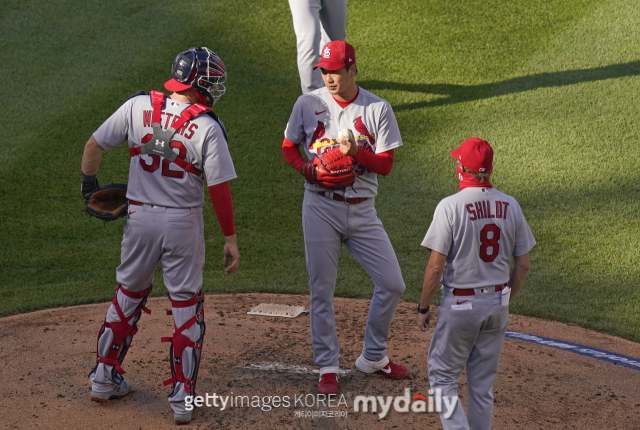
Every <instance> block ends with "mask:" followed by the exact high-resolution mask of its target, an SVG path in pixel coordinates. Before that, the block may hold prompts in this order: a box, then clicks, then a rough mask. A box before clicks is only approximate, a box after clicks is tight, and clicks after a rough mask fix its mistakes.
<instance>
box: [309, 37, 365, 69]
mask: <svg viewBox="0 0 640 430" xmlns="http://www.w3.org/2000/svg"><path fill="white" fill-rule="evenodd" d="M351 64H356V50H355V49H353V46H351V45H349V44H348V43H347V42H345V41H344V40H334V41H333V42H329V43H327V44H326V45H324V48H322V52H320V62H319V63H318V64H316V65H315V66H313V68H314V69H315V68H317V67H322V68H323V69H327V70H330V71H334V70H339V69H341V68H343V67H345V66H349V65H351Z"/></svg>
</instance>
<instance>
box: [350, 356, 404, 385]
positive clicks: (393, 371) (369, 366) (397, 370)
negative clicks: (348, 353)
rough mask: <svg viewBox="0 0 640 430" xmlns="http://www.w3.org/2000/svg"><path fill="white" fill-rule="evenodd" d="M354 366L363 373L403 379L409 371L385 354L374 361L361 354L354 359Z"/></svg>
mask: <svg viewBox="0 0 640 430" xmlns="http://www.w3.org/2000/svg"><path fill="white" fill-rule="evenodd" d="M356 368H357V369H358V370H359V371H361V372H363V373H367V374H378V375H382V376H384V377H386V378H389V379H404V378H407V377H408V376H409V374H410V373H411V372H410V371H409V369H407V368H406V367H404V366H401V365H399V364H395V363H393V362H392V361H391V360H389V357H387V356H386V355H385V356H384V358H382V360H380V361H377V362H376V361H371V360H369V359H367V358H365V357H364V356H363V355H362V354H361V355H360V357H358V359H357V360H356Z"/></svg>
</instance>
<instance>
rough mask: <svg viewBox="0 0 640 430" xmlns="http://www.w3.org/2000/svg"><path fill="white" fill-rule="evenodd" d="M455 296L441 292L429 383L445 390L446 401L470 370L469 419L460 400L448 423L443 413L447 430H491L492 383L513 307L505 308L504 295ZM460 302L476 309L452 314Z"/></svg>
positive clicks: (433, 387) (454, 393)
mask: <svg viewBox="0 0 640 430" xmlns="http://www.w3.org/2000/svg"><path fill="white" fill-rule="evenodd" d="M452 290H453V289H452V288H449V287H442V301H441V303H440V307H439V308H438V321H437V322H436V328H435V331H434V333H433V337H432V338H431V345H430V347H429V355H428V358H427V362H428V365H429V383H430V385H431V389H433V390H434V392H435V390H436V389H437V388H440V389H441V390H442V395H443V396H448V397H449V398H451V397H452V396H457V394H458V379H459V377H460V374H462V370H463V369H464V367H465V365H466V366H467V396H468V400H469V402H468V407H467V415H466V416H465V414H464V410H463V409H462V404H461V403H460V400H458V401H457V404H456V407H455V410H454V412H453V414H452V415H451V416H450V417H449V418H448V419H445V418H444V414H445V412H446V408H444V407H443V411H442V412H441V413H440V420H441V421H442V426H443V428H444V430H454V429H455V430H458V429H465V430H466V429H471V430H488V429H490V428H491V419H492V417H493V381H495V379H496V375H497V374H498V365H499V364H500V351H501V349H502V341H503V340H504V333H505V331H506V330H507V323H508V322H509V306H508V305H506V306H502V305H501V304H500V297H501V295H502V294H501V292H489V293H486V294H478V293H476V294H475V295H473V296H453V293H452ZM476 290H479V289H476ZM459 302H460V304H462V305H464V304H465V303H466V304H468V303H471V306H472V307H473V308H472V309H467V310H455V309H452V307H451V306H458V303H459ZM463 302H464V303H463Z"/></svg>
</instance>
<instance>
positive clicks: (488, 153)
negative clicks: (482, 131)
mask: <svg viewBox="0 0 640 430" xmlns="http://www.w3.org/2000/svg"><path fill="white" fill-rule="evenodd" d="M451 156H452V157H453V158H455V159H456V160H458V161H459V162H460V164H462V165H463V166H464V167H466V168H467V169H469V170H473V171H474V172H478V173H489V172H491V171H492V170H493V149H492V148H491V145H489V144H488V143H487V141H486V140H482V139H478V138H477V137H470V138H469V139H467V140H465V141H464V142H462V145H460V148H457V149H454V150H453V151H451Z"/></svg>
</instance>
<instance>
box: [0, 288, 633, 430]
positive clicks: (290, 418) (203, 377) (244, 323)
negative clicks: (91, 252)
mask: <svg viewBox="0 0 640 430" xmlns="http://www.w3.org/2000/svg"><path fill="white" fill-rule="evenodd" d="M308 301H309V298H308V296H287V295H275V294H223V295H209V296H207V300H206V305H205V313H206V318H205V319H206V323H207V336H206V337H205V341H204V358H203V362H202V365H201V366H200V376H199V380H198V387H197V388H198V389H197V391H198V394H200V395H202V396H204V395H205V393H207V394H209V396H210V398H209V400H208V402H209V404H211V405H212V406H210V407H207V406H203V407H200V408H196V410H195V411H194V415H193V416H194V419H193V421H192V424H191V426H190V427H194V428H203V429H209V428H212V429H214V428H216V429H217V428H220V429H279V428H287V429H292V428H293V429H296V428H297V429H310V428H320V429H367V430H370V429H373V428H376V429H377V428H403V429H417V428H421V429H425V428H434V429H436V428H441V425H440V420H439V418H438V415H437V414H435V413H415V412H405V413H402V412H397V411H395V410H393V408H391V410H390V411H389V412H388V413H387V415H386V416H384V417H383V418H380V415H381V408H380V406H378V409H377V412H376V413H372V412H371V410H369V412H362V411H360V412H355V411H354V403H355V402H354V400H355V398H356V396H383V398H386V396H394V397H395V396H402V395H405V394H406V391H405V390H406V389H409V390H410V391H409V393H410V394H409V395H410V397H411V402H412V401H413V396H414V395H416V394H417V395H422V396H427V395H428V394H427V392H428V390H429V385H428V379H427V364H426V354H427V349H428V345H429V341H430V339H431V334H432V332H433V328H431V330H430V331H429V332H427V333H423V332H421V331H419V330H418V329H417V327H416V323H415V320H416V313H415V308H414V305H413V304H411V303H405V302H401V303H400V305H399V307H398V311H397V314H396V317H395V319H394V323H393V326H392V328H391V336H390V339H389V352H388V355H389V357H390V358H391V359H392V360H394V361H397V362H399V363H402V364H404V365H406V366H408V367H409V368H410V369H411V371H412V375H411V377H410V378H409V379H408V380H404V381H391V380H387V379H384V378H382V377H380V376H366V375H364V374H362V373H360V372H358V371H357V370H355V366H354V362H355V359H356V358H357V357H358V355H359V354H360V352H361V350H362V341H363V338H364V327H365V321H366V316H367V310H368V306H369V301H368V300H354V299H341V298H337V299H336V300H335V308H336V321H337V326H338V338H339V339H340V343H341V354H342V356H341V367H342V368H343V369H344V370H345V371H346V373H344V375H343V376H342V377H341V379H340V389H341V394H342V397H336V398H335V399H333V401H334V403H333V405H331V404H329V403H327V402H326V400H325V403H324V404H323V403H322V402H318V398H317V397H316V396H315V393H316V391H315V384H316V382H317V379H318V376H317V374H314V373H312V371H313V370H316V369H317V368H316V367H315V365H314V364H313V359H312V352H311V337H310V333H309V320H308V316H302V317H299V318H297V319H293V320H290V319H284V318H273V317H261V316H249V315H246V312H247V311H248V310H249V309H250V308H251V307H253V306H255V305H257V304H259V303H283V304H291V305H303V306H308ZM148 306H149V308H150V309H151V310H152V311H153V313H152V314H151V315H146V314H143V316H142V319H141V322H140V324H139V326H140V331H139V332H138V334H137V335H136V337H135V338H134V340H133V346H132V348H131V349H130V351H129V354H128V355H127V358H126V360H125V362H124V363H123V368H124V370H125V371H126V372H127V373H126V375H125V376H126V378H127V379H128V380H130V381H131V382H132V384H133V391H134V392H133V393H132V394H131V395H129V396H128V397H126V398H124V399H121V400H115V401H111V402H109V403H108V404H107V405H104V406H101V405H98V404H96V403H92V402H90V401H89V394H90V385H89V380H88V378H87V375H88V373H89V372H90V371H91V369H92V368H93V366H94V364H95V350H96V334H97V332H98V329H99V328H100V325H101V323H102V320H103V319H104V315H105V312H106V310H107V308H108V304H98V305H88V306H78V307H70V308H61V309H52V310H45V311H39V312H34V313H29V314H23V315H16V316H11V317H7V318H2V319H0V337H1V339H2V343H1V344H0V356H1V357H2V358H1V359H2V364H3V369H2V374H3V376H4V379H5V381H6V382H5V384H4V385H3V386H2V388H0V415H1V416H2V422H1V425H2V426H3V427H5V428H52V429H61V428H74V429H75V428H115V429H161V428H175V427H174V426H173V421H172V419H171V418H172V416H173V414H172V412H171V410H170V408H169V406H168V403H167V400H166V395H167V394H168V392H169V389H168V388H167V387H164V386H163V385H162V381H163V380H165V379H167V378H169V376H170V371H169V363H168V345H167V344H162V343H160V337H161V336H169V335H170V334H171V330H172V318H171V317H170V316H167V315H166V314H165V312H164V309H165V308H168V307H169V301H168V300H167V299H166V298H154V299H151V300H149V303H148ZM509 330H515V331H521V332H525V333H529V334H535V335H540V336H545V337H551V338H554V339H560V340H565V341H569V342H573V343H579V344H584V345H587V346H590V347H595V348H600V349H604V350H607V351H612V352H616V353H619V354H624V355H629V356H632V357H640V345H639V344H635V343H633V342H629V341H626V340H623V339H619V338H615V337H612V336H608V335H604V334H601V333H596V332H592V331H588V330H585V329H582V328H579V327H575V326H572V325H568V324H561V323H557V322H550V321H544V320H539V319H535V318H528V317H523V316H518V315H512V316H511V321H510V325H509ZM465 382H466V380H465V377H464V375H463V377H462V380H461V390H460V396H461V398H462V402H463V404H464V405H465V407H466V389H465V385H466V384H465ZM494 392H495V408H494V415H495V417H494V426H493V427H494V428H495V429H513V428H532V429H533V428H535V429H540V428H543V429H556V428H558V429H560V428H576V429H603V428H607V429H614V428H619V429H623V428H624V429H630V428H640V400H639V399H640V372H638V371H637V370H633V369H630V368H626V367H622V366H616V365H613V364H611V363H607V362H604V361H600V360H596V359H593V358H589V357H583V356H580V355H577V354H574V353H571V352H567V351H562V350H558V349H551V348H548V347H545V346H539V345H535V344H531V343H526V342H523V341H519V340H512V339H506V340H505V344H504V348H503V352H502V361H501V365H500V373H499V375H498V378H497V380H496V383H495V386H494ZM214 394H215V395H216V396H218V397H217V398H215V402H216V403H217V404H218V407H215V406H213V402H214V398H213V395H214ZM308 395H310V396H308ZM220 396H222V397H220ZM245 396H246V398H245ZM229 397H230V398H231V400H230V402H229V401H227V404H226V407H225V408H224V410H221V409H222V402H223V401H224V399H225V398H229ZM276 397H277V398H278V401H276ZM285 397H286V398H287V399H285ZM256 399H257V402H256ZM320 400H323V399H320ZM206 401H207V400H206V399H205V402H206ZM234 401H235V404H234ZM287 401H288V406H286V403H287ZM249 402H251V403H250V405H249V406H247V403H249ZM411 402H409V403H411ZM241 403H243V404H241ZM276 404H277V406H276ZM400 405H401V406H402V405H403V403H402V402H401V403H400ZM269 409H270V410H269ZM308 415H309V416H310V417H307V416H308ZM314 415H315V416H314ZM320 415H324V416H322V417H320Z"/></svg>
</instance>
